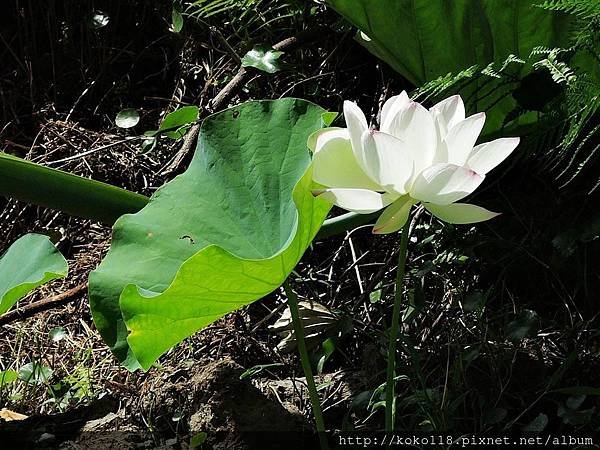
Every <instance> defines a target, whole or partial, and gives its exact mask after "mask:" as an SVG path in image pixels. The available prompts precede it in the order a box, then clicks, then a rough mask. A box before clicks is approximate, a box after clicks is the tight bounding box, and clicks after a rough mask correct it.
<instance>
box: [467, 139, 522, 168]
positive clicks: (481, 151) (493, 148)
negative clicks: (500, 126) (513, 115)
mask: <svg viewBox="0 0 600 450" xmlns="http://www.w3.org/2000/svg"><path fill="white" fill-rule="evenodd" d="M517 145H519V138H518V137H512V138H500V139H496V140H495V141H491V142H485V143H483V144H479V145H478V146H476V147H475V148H474V149H473V151H472V152H471V156H469V159H468V161H467V166H469V167H470V168H471V169H472V170H474V171H475V172H477V173H478V174H481V175H485V174H486V173H488V172H489V171H490V170H492V169H493V168H494V167H496V166H497V165H498V164H500V163H501V162H502V161H504V160H505V159H506V158H507V157H508V155H510V154H511V153H512V151H513V150H514V149H515V148H516V147H517Z"/></svg>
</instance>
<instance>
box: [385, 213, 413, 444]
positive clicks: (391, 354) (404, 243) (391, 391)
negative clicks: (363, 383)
mask: <svg viewBox="0 0 600 450" xmlns="http://www.w3.org/2000/svg"><path fill="white" fill-rule="evenodd" d="M409 222H410V221H408V222H407V223H406V225H404V228H402V234H401V237H400V248H399V250H398V268H397V269H396V286H395V291H394V309H393V310H392V325H391V327H390V341H389V344H388V365H387V381H386V385H385V431H386V432H388V433H389V432H392V431H394V419H395V414H394V409H395V403H396V402H395V400H396V396H395V384H396V381H395V378H396V342H397V340H398V331H399V329H400V306H401V304H402V290H403V285H404V272H405V267H406V253H407V248H408V230H409V228H410V226H409Z"/></svg>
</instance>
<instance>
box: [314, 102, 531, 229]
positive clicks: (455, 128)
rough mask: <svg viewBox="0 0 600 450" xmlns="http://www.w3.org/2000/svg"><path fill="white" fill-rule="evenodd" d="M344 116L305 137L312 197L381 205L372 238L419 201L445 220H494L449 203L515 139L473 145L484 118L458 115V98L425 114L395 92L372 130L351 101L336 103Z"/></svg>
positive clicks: (473, 185) (362, 209) (362, 208)
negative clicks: (342, 121)
mask: <svg viewBox="0 0 600 450" xmlns="http://www.w3.org/2000/svg"><path fill="white" fill-rule="evenodd" d="M344 116H345V118H346V124H347V126H348V128H325V129H323V130H319V131H317V132H316V133H314V134H313V135H312V136H311V137H310V138H309V142H308V145H309V148H310V149H311V150H312V151H313V152H314V158H313V179H314V180H315V181H316V182H317V183H319V184H321V185H323V186H325V189H319V190H316V191H314V192H313V194H314V195H316V196H319V197H320V198H323V199H326V200H328V201H330V202H332V203H334V204H336V205H337V206H339V207H341V208H344V209H346V210H349V211H354V212H357V213H361V214H368V213H372V212H375V211H378V210H380V209H383V208H386V209H385V211H384V212H383V213H382V214H381V216H380V217H379V219H378V220H377V223H376V224H375V227H374V228H373V232H374V233H376V234H383V233H392V232H394V231H398V230H399V229H401V228H402V227H403V226H404V224H405V223H406V221H407V220H408V215H409V212H410V209H411V207H412V206H413V205H415V204H417V203H419V202H421V203H422V204H423V206H424V207H425V208H426V209H427V210H428V211H429V212H430V213H431V214H433V215H434V216H436V217H438V218H439V219H441V220H443V221H445V222H449V223H457V224H463V223H475V222H481V221H484V220H488V219H491V218H493V217H495V216H497V215H498V213H494V212H491V211H488V210H487V209H484V208H482V207H480V206H476V205H470V204H467V203H455V202H457V201H459V200H461V199H462V198H464V197H466V196H467V195H469V194H471V193H472V192H473V191H474V190H475V189H477V187H478V186H479V185H480V184H481V182H482V181H483V180H484V178H485V175H486V174H487V173H488V172H489V171H490V170H492V169H493V168H494V167H496V166H497V165H498V164H500V163H501V162H502V161H503V160H504V159H505V158H506V157H507V156H508V155H510V153H511V152H512V151H513V150H514V149H515V147H516V146H517V145H518V144H519V138H518V137H516V138H500V139H496V140H495V141H491V142H486V143H483V144H479V145H477V146H475V141H476V140H477V138H478V137H479V133H481V130H482V128H483V124H484V122H485V113H479V114H474V115H472V116H470V117H467V118H465V107H464V104H463V101H462V99H461V98H460V96H458V95H455V96H453V97H449V98H447V99H446V100H443V101H441V102H440V103H438V104H436V105H435V106H433V107H432V108H430V109H429V110H427V109H426V108H424V107H423V106H422V105H421V104H419V103H417V102H413V101H411V100H410V99H409V98H408V95H407V94H406V92H402V93H401V94H400V95H397V96H395V97H392V98H390V99H389V100H388V101H386V102H385V104H384V105H383V109H382V112H381V127H380V130H374V129H369V126H368V124H367V120H366V118H365V115H364V114H363V112H362V111H361V110H360V108H359V107H358V106H357V105H356V104H355V103H352V102H349V101H346V102H344Z"/></svg>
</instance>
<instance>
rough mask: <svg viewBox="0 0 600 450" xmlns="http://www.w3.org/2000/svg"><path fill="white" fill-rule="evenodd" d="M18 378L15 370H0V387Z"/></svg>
mask: <svg viewBox="0 0 600 450" xmlns="http://www.w3.org/2000/svg"><path fill="white" fill-rule="evenodd" d="M18 378H19V374H18V372H15V371H14V370H2V371H0V389H2V388H3V387H4V386H5V385H7V384H10V383H12V382H14V381H16V380H17V379H18Z"/></svg>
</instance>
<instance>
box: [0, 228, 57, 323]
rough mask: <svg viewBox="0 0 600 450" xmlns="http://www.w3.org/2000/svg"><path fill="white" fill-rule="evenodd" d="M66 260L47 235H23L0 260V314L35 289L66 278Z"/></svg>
mask: <svg viewBox="0 0 600 450" xmlns="http://www.w3.org/2000/svg"><path fill="white" fill-rule="evenodd" d="M68 270H69V266H68V264H67V261H66V260H65V258H64V257H63V255H61V254H60V252H59V251H58V250H57V249H56V247H55V246H54V245H53V244H52V242H50V239H48V236H43V235H41V234H26V235H25V236H22V237H21V238H19V239H17V240H16V241H15V242H14V243H13V244H12V245H11V246H10V247H9V248H8V250H7V251H6V253H4V255H2V257H0V314H4V313H5V312H6V311H8V310H9V309H10V308H11V307H12V306H13V305H14V304H15V303H17V301H19V300H20V299H21V298H23V297H24V296H25V295H27V294H28V293H29V292H31V291H32V290H34V289H35V288H37V287H39V286H41V285H42V284H45V283H47V282H49V281H51V280H55V279H57V278H63V277H66V276H67V272H68Z"/></svg>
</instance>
